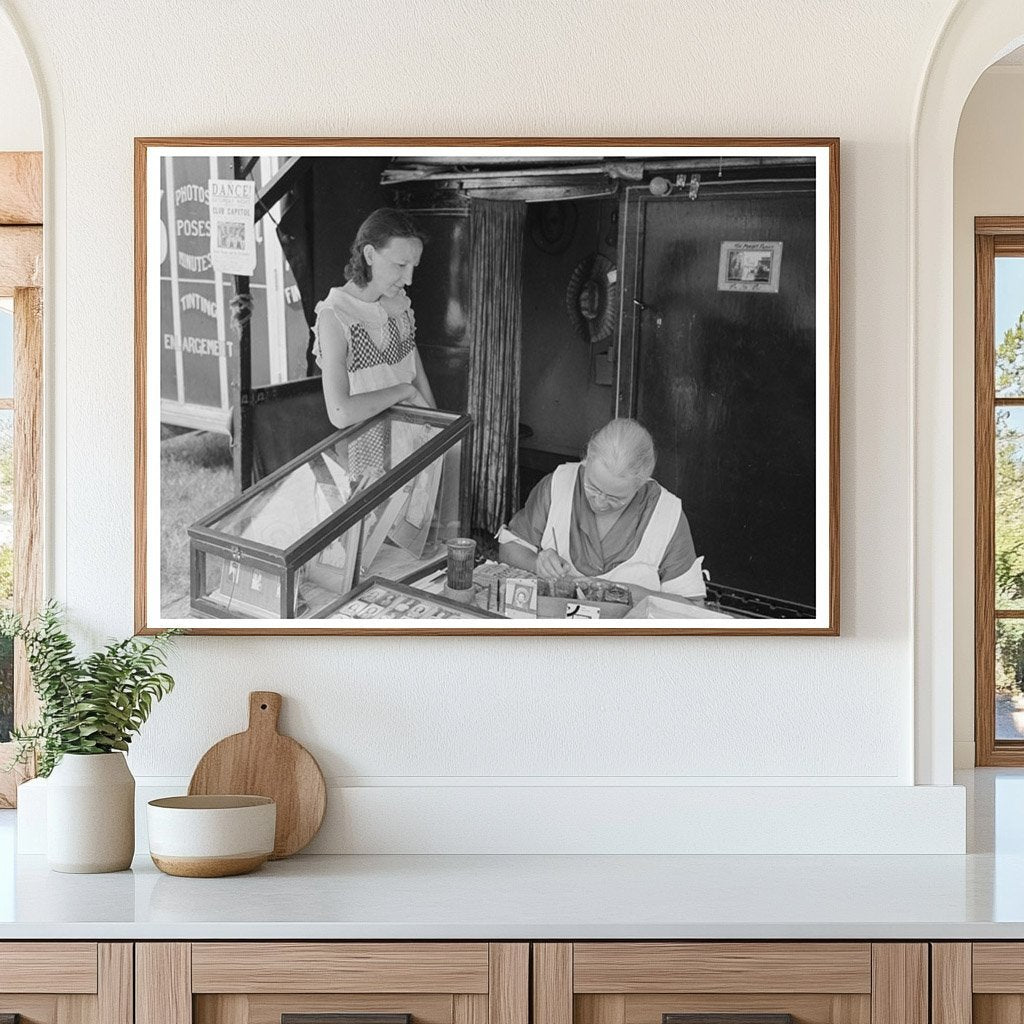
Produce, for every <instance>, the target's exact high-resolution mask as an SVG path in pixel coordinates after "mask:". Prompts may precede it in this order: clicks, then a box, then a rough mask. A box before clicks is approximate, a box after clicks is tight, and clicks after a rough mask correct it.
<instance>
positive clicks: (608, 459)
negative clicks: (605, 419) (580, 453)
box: [586, 417, 656, 484]
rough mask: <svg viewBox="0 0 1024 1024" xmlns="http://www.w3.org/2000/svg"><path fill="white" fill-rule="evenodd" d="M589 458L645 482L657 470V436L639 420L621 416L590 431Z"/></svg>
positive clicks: (614, 472)
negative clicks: (655, 443) (652, 434)
mask: <svg viewBox="0 0 1024 1024" xmlns="http://www.w3.org/2000/svg"><path fill="white" fill-rule="evenodd" d="M586 458H587V461H588V462H600V463H601V465H602V466H604V468H605V469H607V470H608V472H609V473H612V474H614V475H615V476H618V477H622V478H623V479H624V480H630V481H632V482H633V483H636V484H642V483H644V482H645V481H647V480H649V479H650V476H651V474H652V473H653V472H654V463H655V461H656V455H655V452H654V439H653V438H652V437H651V435H650V433H648V431H647V429H646V428H645V427H642V426H641V425H640V424H639V423H637V421H636V420H631V419H626V418H625V417H620V418H619V419H616V420H611V422H609V423H606V424H605V425H604V426H603V427H601V429H600V430H596V431H594V433H593V434H591V435H590V440H589V441H588V442H587V455H586Z"/></svg>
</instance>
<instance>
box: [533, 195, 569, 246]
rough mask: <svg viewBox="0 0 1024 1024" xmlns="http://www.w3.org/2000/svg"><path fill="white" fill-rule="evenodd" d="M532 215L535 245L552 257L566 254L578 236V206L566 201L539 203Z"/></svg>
mask: <svg viewBox="0 0 1024 1024" xmlns="http://www.w3.org/2000/svg"><path fill="white" fill-rule="evenodd" d="M531 213H532V216H531V217H530V238H531V239H532V240H533V244H534V245H535V246H537V248H538V249H540V251H541V252H546V253H548V255H550V256H557V255H558V254H559V253H562V252H565V250H566V249H568V248H569V243H570V242H571V241H572V238H573V235H575V234H576V222H577V221H578V220H579V210H578V209H577V208H576V204H575V203H574V202H572V201H570V200H564V199H563V200H559V201H557V202H551V203H538V204H537V206H536V208H535V209H534V210H531Z"/></svg>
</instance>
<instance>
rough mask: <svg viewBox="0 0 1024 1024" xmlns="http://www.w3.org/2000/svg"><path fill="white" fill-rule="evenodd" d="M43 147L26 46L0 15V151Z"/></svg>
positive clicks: (35, 94)
mask: <svg viewBox="0 0 1024 1024" xmlns="http://www.w3.org/2000/svg"><path fill="white" fill-rule="evenodd" d="M42 148H43V122H42V118H41V117H40V113H39V97H38V95H37V93H36V85H35V82H34V81H33V79H32V70H31V68H30V67H29V64H28V59H27V58H26V56H25V50H24V47H23V46H22V45H21V41H20V40H19V39H18V37H17V35H16V34H15V32H14V29H13V28H12V27H11V25H10V23H9V22H8V21H7V19H6V18H5V17H4V16H3V15H2V14H0V152H4V153H8V152H17V151H19V150H34V151H37V150H40V149H42Z"/></svg>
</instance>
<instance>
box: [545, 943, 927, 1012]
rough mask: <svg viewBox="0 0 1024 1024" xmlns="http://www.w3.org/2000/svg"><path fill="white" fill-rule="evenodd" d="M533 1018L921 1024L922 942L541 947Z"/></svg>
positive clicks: (924, 1008)
mask: <svg viewBox="0 0 1024 1024" xmlns="http://www.w3.org/2000/svg"><path fill="white" fill-rule="evenodd" d="M533 979H534V989H533V1000H534V1002H533V1010H534V1015H533V1024H928V952H927V947H926V946H925V945H924V944H923V943H892V944H890V943H866V942H835V943H810V942H808V943H787V942H601V943H596V942H595V943H580V942H578V943H574V944H570V943H538V944H536V945H535V946H534V961H533Z"/></svg>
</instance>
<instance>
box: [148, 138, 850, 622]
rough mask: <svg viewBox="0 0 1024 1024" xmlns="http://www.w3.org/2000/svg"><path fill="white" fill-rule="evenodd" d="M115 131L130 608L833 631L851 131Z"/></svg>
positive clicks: (216, 614) (349, 618) (218, 614)
mask: <svg viewBox="0 0 1024 1024" xmlns="http://www.w3.org/2000/svg"><path fill="white" fill-rule="evenodd" d="M135 154H136V189H135V225H136V397H137V414H136V425H137V426H136V620H137V621H136V627H137V629H138V630H139V631H140V632H150V631H155V630H158V629H163V628H167V627H169V626H179V627H184V628H187V629H189V630H191V631H193V632H197V633H224V632H230V633H247V634H252V633H340V634H363V633H369V634H401V633H405V634H420V633H427V634H445V635H458V634H475V633H485V634H509V635H511V634H520V633H526V634H532V633H545V634H553V635H580V636H586V635H595V634H630V633H637V634H640V635H645V634H664V633H680V634H685V633H697V634H780V633H806V634H830V635H835V634H837V633H838V631H839V558H838V516H839V509H838V500H839V467H838V376H837V371H838V365H839V363H838V356H839V348H838V345H839V342H838V323H839V294H838V279H839V223H838V209H839V196H838V191H839V163H838V160H839V143H838V140H836V139H724V140H723V139H600V138H595V139H543V140H540V139H417V138H410V139H341V140H334V139H332V140H316V139H231V138H227V139H212V138H199V139H177V138H175V139H169V138H168V139H161V138H144V139H141V138H140V139H136V142H135ZM783 253H784V254H785V256H784V257H783Z"/></svg>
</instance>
